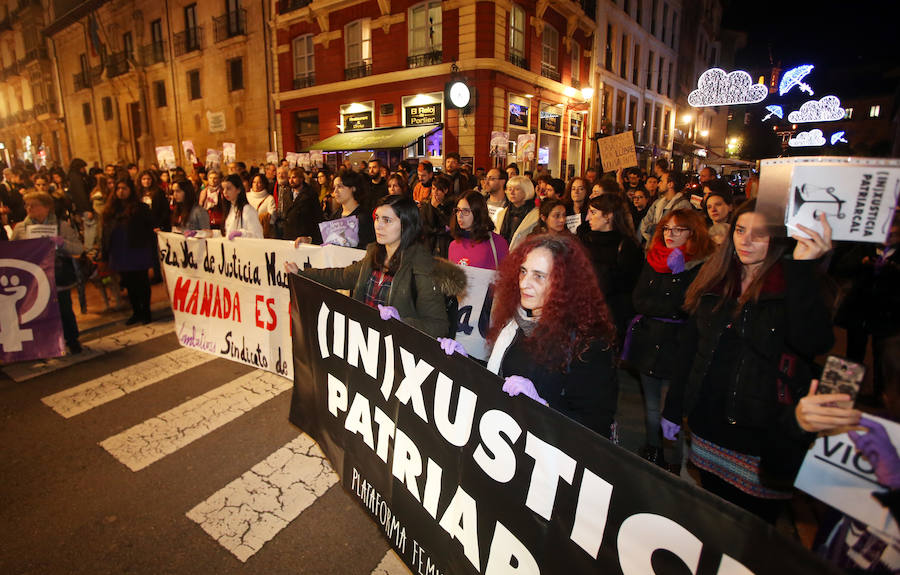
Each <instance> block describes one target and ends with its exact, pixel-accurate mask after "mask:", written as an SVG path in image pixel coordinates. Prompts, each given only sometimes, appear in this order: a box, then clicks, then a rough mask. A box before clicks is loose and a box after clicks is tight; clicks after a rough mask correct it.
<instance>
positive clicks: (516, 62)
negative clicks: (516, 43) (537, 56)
mask: <svg viewBox="0 0 900 575" xmlns="http://www.w3.org/2000/svg"><path fill="white" fill-rule="evenodd" d="M506 59H507V60H509V62H510V63H511V64H512V65H513V66H518V67H519V68H522V69H523V70H527V69H528V59H527V58H525V56H524V55H522V54H514V53H513V52H510V53H509V55H508V56H507V57H506Z"/></svg>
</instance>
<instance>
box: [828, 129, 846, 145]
mask: <svg viewBox="0 0 900 575" xmlns="http://www.w3.org/2000/svg"><path fill="white" fill-rule="evenodd" d="M838 142H843V143H845V144H849V143H850V142H848V141H847V139H846V138H844V132H843V131H841V132H835V133H833V134H831V145H832V146H833V145H835V144H837V143H838Z"/></svg>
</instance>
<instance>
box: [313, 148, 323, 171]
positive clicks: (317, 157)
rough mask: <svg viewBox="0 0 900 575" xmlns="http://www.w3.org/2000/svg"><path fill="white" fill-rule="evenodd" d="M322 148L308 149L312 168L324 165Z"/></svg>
mask: <svg viewBox="0 0 900 575" xmlns="http://www.w3.org/2000/svg"><path fill="white" fill-rule="evenodd" d="M323 158H324V157H323V155H322V150H310V151H309V165H310V167H312V168H321V167H322V166H324V165H325V160H324V159H323Z"/></svg>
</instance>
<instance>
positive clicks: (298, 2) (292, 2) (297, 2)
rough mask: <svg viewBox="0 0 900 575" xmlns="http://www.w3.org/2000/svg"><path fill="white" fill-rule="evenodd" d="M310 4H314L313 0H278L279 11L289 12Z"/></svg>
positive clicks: (280, 12) (281, 12)
mask: <svg viewBox="0 0 900 575" xmlns="http://www.w3.org/2000/svg"><path fill="white" fill-rule="evenodd" d="M310 4H312V0H281V1H280V2H278V13H279V14H285V13H287V12H293V11H294V10H299V9H300V8H306V7H307V6H309V5H310Z"/></svg>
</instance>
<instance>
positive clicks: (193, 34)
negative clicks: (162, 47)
mask: <svg viewBox="0 0 900 575" xmlns="http://www.w3.org/2000/svg"><path fill="white" fill-rule="evenodd" d="M202 47H203V27H202V26H194V27H193V28H185V29H184V31H183V32H179V33H178V34H175V55H176V56H183V55H184V54H187V53H189V52H194V51H197V50H200V49H201V48H202Z"/></svg>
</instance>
